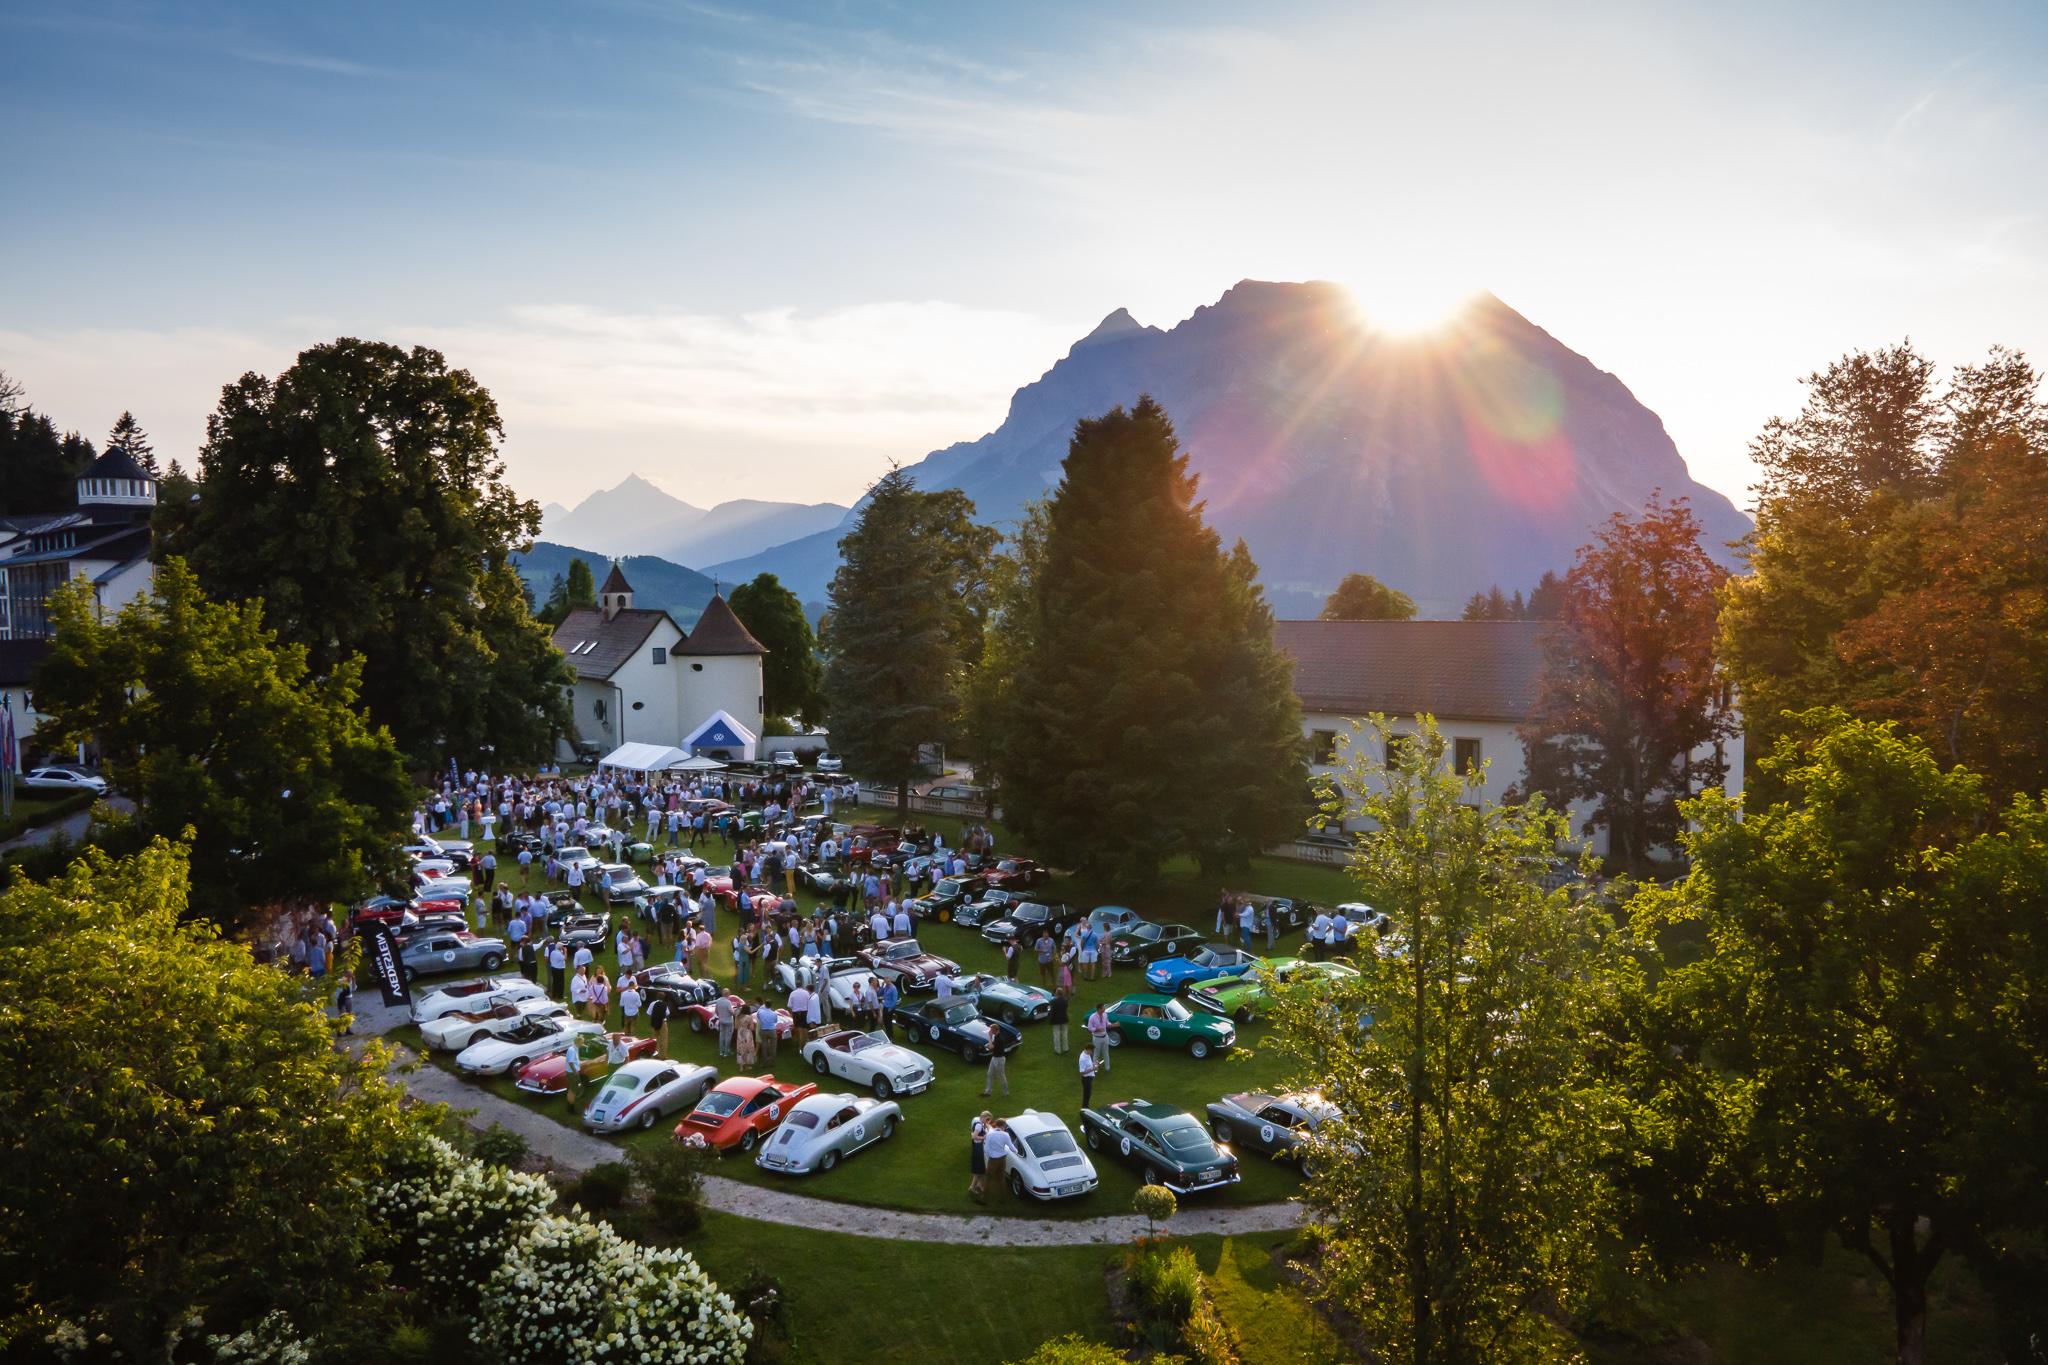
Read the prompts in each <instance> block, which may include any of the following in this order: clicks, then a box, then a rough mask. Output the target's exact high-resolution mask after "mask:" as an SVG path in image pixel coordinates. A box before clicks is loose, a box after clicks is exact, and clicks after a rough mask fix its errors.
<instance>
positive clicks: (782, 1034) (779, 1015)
mask: <svg viewBox="0 0 2048 1365" xmlns="http://www.w3.org/2000/svg"><path fill="white" fill-rule="evenodd" d="M725 998H726V999H728V1000H730V1001H732V1017H733V1018H735V1019H737V1018H739V1017H740V1011H741V1010H750V1009H753V1008H754V1007H753V1006H752V1005H749V1004H748V1003H747V1002H746V1001H744V1000H742V999H740V998H739V997H738V996H737V995H728V996H727V997H725ZM713 1008H714V1007H713V1006H712V1005H685V1006H683V1011H682V1013H683V1018H684V1019H686V1020H688V1021H689V1024H690V1032H692V1033H716V1032H717V1031H718V1016H717V1014H715V1013H713ZM795 1023H796V1021H795V1020H794V1019H791V1018H790V1017H789V1011H788V1010H777V1011H775V1036H776V1038H777V1039H786V1038H788V1037H789V1030H790V1029H791V1027H792V1026H793V1025H794V1024H795Z"/></svg>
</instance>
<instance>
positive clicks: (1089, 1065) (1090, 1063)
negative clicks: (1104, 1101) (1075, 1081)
mask: <svg viewBox="0 0 2048 1365" xmlns="http://www.w3.org/2000/svg"><path fill="white" fill-rule="evenodd" d="M1094 1097H1095V1053H1094V1052H1093V1051H1091V1050H1090V1049H1088V1048H1085V1047H1084V1048H1082V1049H1081V1107H1082V1108H1083V1109H1086V1108H1087V1107H1088V1106H1089V1104H1090V1103H1091V1102H1092V1101H1093V1100H1094Z"/></svg>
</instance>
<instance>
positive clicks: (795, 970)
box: [775, 957, 882, 1010]
mask: <svg viewBox="0 0 2048 1365" xmlns="http://www.w3.org/2000/svg"><path fill="white" fill-rule="evenodd" d="M821 964H822V965H826V966H829V967H830V969H831V970H830V972H829V974H828V977H827V979H828V980H829V981H830V983H831V984H830V985H828V986H827V987H826V989H825V993H826V994H827V995H829V996H831V997H832V1008H833V1009H835V1010H848V1009H852V1008H853V988H854V987H855V986H858V985H860V984H861V983H863V982H865V983H867V985H869V986H870V987H872V988H873V989H874V990H875V992H876V993H877V995H879V994H880V992H881V989H882V983H881V981H880V980H879V979H877V977H876V976H875V974H874V972H872V971H871V970H869V968H868V964H867V961H866V959H864V958H859V957H834V958H823V959H820V958H815V957H799V958H784V959H783V960H782V961H780V962H777V963H776V964H775V989H777V990H779V991H781V992H782V993H783V994H784V995H788V994H789V993H790V992H791V991H793V990H795V989H796V988H797V987H798V986H802V987H804V988H806V989H812V988H815V987H816V986H817V984H818V968H819V966H820V965H821Z"/></svg>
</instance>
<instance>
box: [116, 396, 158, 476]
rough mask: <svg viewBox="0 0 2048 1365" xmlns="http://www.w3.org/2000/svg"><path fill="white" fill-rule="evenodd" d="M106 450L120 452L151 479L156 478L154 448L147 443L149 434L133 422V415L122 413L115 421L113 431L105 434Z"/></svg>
mask: <svg viewBox="0 0 2048 1365" xmlns="http://www.w3.org/2000/svg"><path fill="white" fill-rule="evenodd" d="M107 449H108V450H110V451H114V450H118V451H120V452H121V453H123V454H124V455H126V456H128V458H130V459H132V460H134V461H135V463H137V464H139V465H141V466H142V467H143V469H144V470H146V471H147V472H148V473H149V475H150V477H151V478H155V477H157V474H158V470H157V467H156V447H155V446H152V445H151V444H150V443H149V433H148V432H146V431H144V430H143V429H142V423H140V422H138V421H136V420H135V414H134V413H132V412H126V411H124V412H122V414H121V415H120V417H118V418H117V419H115V422H114V429H113V430H112V431H110V432H108V433H107Z"/></svg>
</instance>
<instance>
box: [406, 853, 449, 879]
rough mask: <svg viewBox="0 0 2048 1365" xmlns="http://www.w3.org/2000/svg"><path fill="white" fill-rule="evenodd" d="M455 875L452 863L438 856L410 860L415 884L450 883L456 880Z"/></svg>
mask: <svg viewBox="0 0 2048 1365" xmlns="http://www.w3.org/2000/svg"><path fill="white" fill-rule="evenodd" d="M457 875H458V874H457V872H456V868H455V863H454V861H453V860H452V859H448V858H443V857H441V856H439V855H438V854H437V855H435V856H434V857H431V858H414V859H413V860H412V878H413V881H414V883H415V884H417V883H419V882H422V881H429V882H438V881H451V880H455V879H457Z"/></svg>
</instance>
